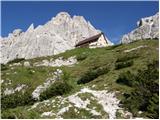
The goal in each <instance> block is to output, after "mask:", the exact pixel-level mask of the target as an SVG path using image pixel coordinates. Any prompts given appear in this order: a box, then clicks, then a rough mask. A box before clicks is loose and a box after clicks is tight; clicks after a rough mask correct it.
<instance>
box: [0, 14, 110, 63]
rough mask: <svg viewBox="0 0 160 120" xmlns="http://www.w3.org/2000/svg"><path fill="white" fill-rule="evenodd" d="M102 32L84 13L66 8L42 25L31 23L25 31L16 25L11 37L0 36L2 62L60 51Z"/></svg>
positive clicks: (73, 46)
mask: <svg viewBox="0 0 160 120" xmlns="http://www.w3.org/2000/svg"><path fill="white" fill-rule="evenodd" d="M100 32H101V31H100V30H96V29H95V28H94V27H93V26H92V25H91V24H90V22H87V21H86V20H85V19H84V18H83V17H82V16H73V17H71V16H70V15H69V14H68V13H66V12H60V13H59V14H57V16H56V17H53V18H52V19H51V20H50V21H49V22H47V23H46V24H45V25H43V26H42V25H39V26H37V27H36V28H34V26H33V24H31V25H30V27H29V28H28V29H27V31H26V32H22V30H21V29H16V30H14V31H13V33H12V34H9V35H8V37H5V38H0V39H1V40H0V42H1V44H0V45H1V53H2V54H1V63H4V64H5V63H7V62H8V61H11V60H13V59H16V58H25V59H30V58H35V57H41V56H49V55H55V54H59V53H61V52H64V51H66V50H70V49H73V48H75V45H76V43H78V42H79V41H81V40H84V39H85V38H88V37H91V36H93V35H96V34H98V33H100ZM108 41H109V40H108ZM108 44H110V42H108Z"/></svg>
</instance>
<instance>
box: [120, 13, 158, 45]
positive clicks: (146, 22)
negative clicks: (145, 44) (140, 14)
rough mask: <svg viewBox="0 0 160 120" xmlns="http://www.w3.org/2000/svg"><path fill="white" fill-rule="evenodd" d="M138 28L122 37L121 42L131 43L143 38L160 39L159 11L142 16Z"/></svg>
mask: <svg viewBox="0 0 160 120" xmlns="http://www.w3.org/2000/svg"><path fill="white" fill-rule="evenodd" d="M137 26H138V28H136V29H135V30H133V31H131V32H130V33H128V34H126V35H124V36H123V37H122V40H121V43H130V42H133V41H136V40H143V39H154V38H156V39H159V13H157V14H155V15H154V16H150V17H146V18H142V19H141V20H140V21H138V22H137Z"/></svg>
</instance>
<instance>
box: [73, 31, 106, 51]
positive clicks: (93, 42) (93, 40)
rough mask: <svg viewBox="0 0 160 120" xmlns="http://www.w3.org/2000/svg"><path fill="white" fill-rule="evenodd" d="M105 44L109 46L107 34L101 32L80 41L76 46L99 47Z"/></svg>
mask: <svg viewBox="0 0 160 120" xmlns="http://www.w3.org/2000/svg"><path fill="white" fill-rule="evenodd" d="M105 46H108V42H107V40H106V37H105V35H104V34H103V33H102V32H101V33H99V34H97V35H94V36H92V37H89V38H87V39H85V40H82V41H80V42H78V43H77V44H76V46H75V47H89V48H97V47H105Z"/></svg>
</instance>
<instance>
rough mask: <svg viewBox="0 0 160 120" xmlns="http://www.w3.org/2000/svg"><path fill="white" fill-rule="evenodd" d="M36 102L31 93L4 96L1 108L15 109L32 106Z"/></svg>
mask: <svg viewBox="0 0 160 120" xmlns="http://www.w3.org/2000/svg"><path fill="white" fill-rule="evenodd" d="M34 102H35V100H34V99H33V98H32V96H31V94H30V93H29V92H25V93H22V92H16V93H14V94H11V95H6V96H2V98H1V108H2V109H8V108H15V107H17V106H24V105H31V104H33V103H34Z"/></svg>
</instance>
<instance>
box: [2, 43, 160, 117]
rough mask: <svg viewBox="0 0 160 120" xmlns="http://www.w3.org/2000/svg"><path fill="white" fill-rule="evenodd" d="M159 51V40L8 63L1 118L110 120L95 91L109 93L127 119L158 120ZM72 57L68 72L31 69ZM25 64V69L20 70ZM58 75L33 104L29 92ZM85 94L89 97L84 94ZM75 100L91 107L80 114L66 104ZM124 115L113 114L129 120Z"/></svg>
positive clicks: (79, 49)
mask: <svg viewBox="0 0 160 120" xmlns="http://www.w3.org/2000/svg"><path fill="white" fill-rule="evenodd" d="M158 50H159V46H158V41H157V40H142V41H137V42H133V43H130V44H120V45H114V46H109V47H104V48H95V49H89V48H76V49H73V50H69V51H66V52H64V53H61V54H58V55H55V56H47V57H41V58H35V59H29V60H24V59H15V60H14V61H10V62H9V63H8V64H6V65H1V72H2V73H1V78H2V80H1V104H2V106H1V107H2V114H1V117H2V118H112V117H113V116H114V115H113V116H112V115H111V114H110V113H107V112H106V111H107V110H105V109H104V108H103V105H102V104H100V103H99V102H98V97H97V99H92V98H94V97H95V96H94V95H96V91H97V93H98V92H99V93H103V91H107V92H108V93H115V97H116V98H117V99H118V100H119V101H120V102H119V104H118V107H119V108H123V109H122V111H123V112H125V111H128V112H130V113H132V115H130V116H132V117H133V118H136V117H142V118H159V108H158V106H159V94H158V93H159V92H158V88H159V80H158V79H159V71H158V69H159V68H158V65H159V58H158ZM72 56H75V58H76V59H77V63H76V64H74V65H71V66H59V67H52V66H34V63H36V62H41V61H43V60H48V61H49V60H51V59H53V60H55V59H57V58H59V57H63V59H67V58H69V57H72ZM26 61H27V62H29V63H30V65H29V66H24V63H25V62H26ZM57 69H59V70H62V72H63V74H62V75H60V76H59V77H58V78H56V81H55V82H54V83H52V84H51V85H50V87H48V88H46V89H45V90H44V91H43V92H42V93H41V94H40V99H33V97H32V93H33V91H34V90H35V89H36V88H37V86H39V85H42V84H43V83H44V82H45V81H46V80H47V79H48V78H52V77H53V73H54V72H55V71H56V70H57ZM21 85H24V87H23V89H22V90H19V91H15V92H14V93H13V94H8V95H5V92H6V90H12V91H13V90H14V89H16V88H17V86H21ZM83 88H85V89H84V90H86V91H88V92H83V91H82V89H83ZM86 88H87V89H86ZM89 90H90V91H91V90H92V91H93V93H92V92H90V91H89ZM76 95H77V96H78V97H79V98H81V99H82V100H84V101H85V102H86V101H89V103H86V106H85V107H82V108H81V107H77V106H76V103H75V104H73V103H70V101H69V100H70V98H77V96H76ZM111 95H112V94H111ZM113 98H114V97H113ZM77 99H78V98H77ZM78 100H79V99H78ZM106 100H107V98H106ZM68 106H69V107H68ZM86 108H87V109H86ZM49 111H51V112H49ZM62 111H63V112H62ZM93 111H94V112H93ZM95 111H97V112H95ZM122 111H121V110H120V109H118V108H117V110H116V118H130V116H129V115H126V114H123V112H122ZM93 113H94V114H93ZM46 114H49V115H46ZM113 118H114V117H113Z"/></svg>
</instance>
